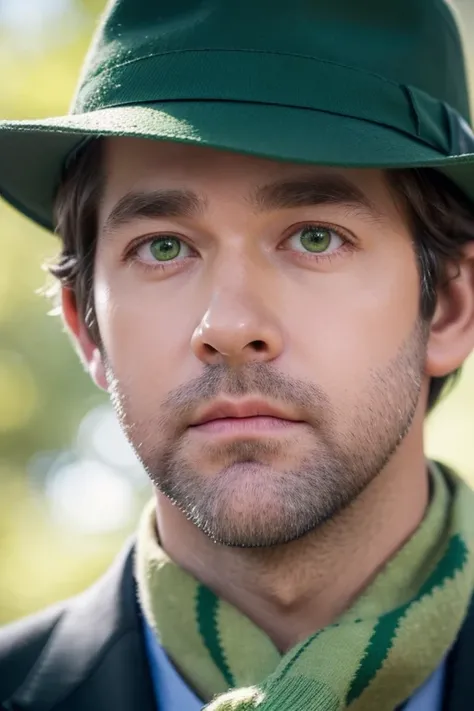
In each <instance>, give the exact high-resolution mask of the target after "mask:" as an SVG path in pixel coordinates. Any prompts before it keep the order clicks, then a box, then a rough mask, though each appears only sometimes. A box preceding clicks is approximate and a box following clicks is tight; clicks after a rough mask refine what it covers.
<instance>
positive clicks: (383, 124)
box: [0, 0, 474, 229]
mask: <svg viewBox="0 0 474 711" xmlns="http://www.w3.org/2000/svg"><path fill="white" fill-rule="evenodd" d="M469 122H470V117H469V106H468V92H467V86H466V75H465V67H464V60H463V51H462V44H461V39H460V35H459V30H458V27H457V23H456V20H455V17H454V15H453V12H452V10H451V9H450V6H449V4H448V3H447V2H445V0H384V1H383V2H381V1H380V0H330V1H329V2H328V0H271V1H270V0H115V2H110V3H109V4H108V6H107V9H106V10H105V13H104V16H103V19H102V21H101V23H100V26H99V28H98V30H97V33H96V36H95V38H94V40H93V43H92V46H91V49H90V51H89V54H88V56H87V59H86V62H85V67H84V69H83V71H82V74H81V79H80V83H79V87H78V90H77V93H76V96H75V99H74V102H73V105H72V109H71V112H70V113H69V114H68V115H67V116H61V117H56V118H49V119H44V120H37V121H4V122H0V194H2V195H3V197H4V198H6V200H8V201H9V202H10V203H12V204H13V205H15V206H16V207H17V208H18V209H20V210H21V211H22V212H23V213H25V214H26V215H28V216H29V217H31V218H32V219H33V220H35V221H36V222H38V223H40V224H41V225H43V226H44V227H46V228H49V229H53V223H54V220H53V203H54V196H55V192H56V189H57V187H58V184H59V182H60V180H61V175H62V172H63V170H64V167H65V166H66V165H67V163H68V161H69V160H70V159H71V157H72V156H74V155H75V154H76V153H77V151H78V150H79V149H80V148H81V146H83V145H84V143H85V142H86V141H88V140H90V138H91V137H94V136H137V137H143V138H149V139H154V140H165V141H179V142H183V143H190V144H199V145H204V146H213V147H215V148H219V149H225V150H230V151H237V152H239V153H247V154H251V155H257V156H264V157H268V158H273V159H277V160H284V161H294V162H302V163H313V164H319V165H331V166H346V167H378V168H409V167H433V168H437V169H439V170H441V171H442V172H443V173H445V174H447V175H448V176H449V177H450V178H451V179H452V180H453V181H454V182H455V183H457V184H458V185H459V186H460V187H461V189H462V190H464V191H465V192H466V193H467V194H468V195H469V196H470V197H471V198H472V199H473V200H474V135H473V133H472V131H471V128H470V125H469Z"/></svg>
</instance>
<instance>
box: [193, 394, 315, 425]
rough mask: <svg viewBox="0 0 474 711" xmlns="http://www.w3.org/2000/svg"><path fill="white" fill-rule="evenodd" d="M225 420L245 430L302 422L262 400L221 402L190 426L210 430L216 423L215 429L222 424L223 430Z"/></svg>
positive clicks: (200, 415) (204, 411) (198, 416)
mask: <svg viewBox="0 0 474 711" xmlns="http://www.w3.org/2000/svg"><path fill="white" fill-rule="evenodd" d="M223 420H225V421H226V422H227V425H228V426H231V427H232V426H233V427H237V428H239V427H241V428H244V429H248V428H249V427H252V426H253V427H255V428H257V429H261V428H262V427H263V428H264V429H265V428H266V427H270V428H275V427H282V426H288V425H290V424H296V423H298V422H301V420H300V419H298V418H297V417H296V416H295V415H294V414H293V413H289V412H284V411H283V410H281V409H279V408H277V407H274V406H272V405H270V404H269V403H267V402H264V401H262V400H242V401H239V402H231V401H228V400H227V401H224V400H221V401H219V402H215V403H213V404H212V405H211V406H210V407H208V408H206V409H205V410H203V411H202V412H201V413H199V414H198V415H197V416H196V418H195V419H194V420H193V421H192V422H191V425H190V426H191V427H201V428H202V427H204V426H206V428H209V426H212V425H213V423H214V427H218V425H219V424H220V425H221V427H218V429H222V426H223V425H224V422H222V421H223ZM239 421H240V422H239Z"/></svg>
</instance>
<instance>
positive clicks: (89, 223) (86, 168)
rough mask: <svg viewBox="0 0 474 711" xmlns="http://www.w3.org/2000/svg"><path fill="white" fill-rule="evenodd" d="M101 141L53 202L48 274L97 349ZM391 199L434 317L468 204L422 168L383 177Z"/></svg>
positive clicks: (468, 226) (435, 387)
mask: <svg viewBox="0 0 474 711" xmlns="http://www.w3.org/2000/svg"><path fill="white" fill-rule="evenodd" d="M102 144H103V139H94V140H92V141H90V142H89V143H88V144H87V146H86V147H85V148H83V149H82V150H81V151H80V153H79V154H78V155H77V156H76V157H75V158H74V159H73V160H72V161H70V164H69V165H68V167H67V170H66V171H65V173H64V177H63V180H62V181H61V185H60V187H59V190H58V193H57V197H56V208H55V215H56V223H57V229H56V231H57V234H58V235H59V237H60V239H61V251H60V254H59V256H58V259H57V260H56V262H55V263H54V264H53V265H49V266H48V269H49V271H50V273H51V274H52V275H53V276H54V277H56V278H57V279H58V280H59V282H60V283H61V284H62V285H64V286H66V287H68V288H70V289H72V291H73V292H74V296H75V299H76V304H77V308H78V311H79V315H80V317H81V318H82V320H83V323H84V324H85V326H86V328H87V330H88V333H89V335H90V337H91V339H92V341H93V342H94V343H95V345H97V346H98V347H101V338H100V332H99V328H98V324H97V318H96V315H95V310H94V299H93V289H94V255H95V245H96V239H97V205H98V204H99V201H100V196H101V191H102V186H103V176H102V172H101V168H102V159H101V158H102ZM387 174H388V177H389V182H390V185H391V187H392V189H393V190H394V194H395V196H396V197H397V198H398V199H399V200H400V201H401V203H402V206H403V207H404V208H405V211H406V213H407V215H408V218H409V221H410V224H411V228H412V234H413V243H414V247H415V252H416V256H417V261H418V267H419V274H420V282H421V289H420V315H421V317H422V319H423V320H424V321H425V322H429V321H430V320H431V318H432V317H433V314H434V312H435V308H436V299H437V292H438V289H440V288H442V286H443V284H445V283H446V282H447V280H448V265H452V264H455V263H456V262H457V261H459V260H460V258H461V256H462V247H463V245H465V244H466V243H467V242H470V241H471V240H474V219H473V218H474V209H473V204H472V203H471V201H470V200H469V199H468V198H467V197H466V196H465V195H464V193H462V192H461V190H460V189H459V188H457V186H456V185H455V184H454V183H453V182H452V181H450V180H449V179H448V178H446V177H445V176H444V175H443V174H442V173H440V172H439V171H436V170H433V169H429V168H420V169H409V170H408V169H407V170H390V171H387ZM458 374H459V369H458V370H456V371H454V372H453V373H451V374H449V375H447V376H445V377H442V378H432V380H431V383H430V390H429V398H428V410H431V409H432V408H433V407H434V405H435V404H436V402H437V401H438V400H439V398H440V395H441V393H442V391H444V390H445V389H446V386H447V385H448V384H452V383H453V382H454V380H455V378H456V376H457V375H458Z"/></svg>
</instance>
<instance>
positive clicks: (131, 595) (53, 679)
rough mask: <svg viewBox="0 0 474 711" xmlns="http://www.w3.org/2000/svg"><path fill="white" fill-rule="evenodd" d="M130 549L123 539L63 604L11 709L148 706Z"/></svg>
mask: <svg viewBox="0 0 474 711" xmlns="http://www.w3.org/2000/svg"><path fill="white" fill-rule="evenodd" d="M133 552H134V551H133V546H132V545H131V544H128V545H127V547H126V549H125V550H124V551H123V552H122V553H121V555H120V556H119V557H118V558H117V560H116V561H115V563H114V564H113V566H112V567H111V568H110V569H109V570H108V572H107V573H106V574H105V575H104V577H103V578H101V579H100V580H99V581H98V582H97V583H96V584H95V585H93V586H92V587H91V588H89V589H88V590H87V591H86V592H85V593H83V594H81V595H79V596H78V597H76V598H74V599H73V600H72V601H70V602H69V603H67V606H66V609H65V612H64V614H63V615H62V618H61V619H60V621H59V622H58V624H57V625H56V627H55V629H54V631H53V632H52V634H51V637H50V639H49V640H48V643H47V644H46V647H45V649H44V651H43V653H42V654H41V656H40V657H39V659H38V660H37V662H36V664H35V666H34V667H33V669H32V670H31V672H30V673H29V674H28V676H27V678H26V680H25V681H24V682H23V684H22V685H21V686H20V688H19V689H17V690H16V692H15V693H14V694H13V696H12V697H11V699H10V701H9V705H10V708H11V709H15V711H16V709H19V710H21V711H53V710H54V711H56V709H57V710H58V711H63V710H64V711H84V709H85V708H87V710H88V711H99V710H100V711H103V709H104V708H113V709H114V711H136V709H138V708H139V709H140V711H154V709H155V708H156V704H155V701H154V692H153V687H152V683H151V677H150V674H149V669H148V660H147V658H146V653H145V646H144V639H143V631H142V626H141V620H140V612H139V608H138V603H137V596H136V591H135V580H134V575H133ZM7 707H8V706H7Z"/></svg>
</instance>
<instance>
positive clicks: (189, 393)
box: [62, 138, 474, 651]
mask: <svg viewBox="0 0 474 711" xmlns="http://www.w3.org/2000/svg"><path fill="white" fill-rule="evenodd" d="M104 175H105V186H104V193H103V195H102V199H101V202H100V207H99V215H98V240H97V250H96V261H95V274H94V295H95V308H96V314H97V319H98V325H99V330H100V333H101V339H102V348H100V349H99V348H98V347H96V346H95V345H94V344H93V343H92V341H91V340H90V338H89V336H88V334H87V332H86V329H85V327H84V325H83V324H82V323H81V322H80V320H79V317H78V311H77V309H76V305H75V302H74V298H73V295H72V293H71V291H70V290H68V289H66V288H65V289H63V293H62V297H63V313H64V318H65V322H66V324H67V325H68V327H69V330H70V332H71V333H72V335H73V337H74V338H75V340H76V342H77V344H78V347H79V349H80V352H81V354H82V356H83V358H84V360H85V362H86V363H87V364H88V367H89V370H90V373H91V376H92V377H93V378H94V380H95V382H96V383H97V385H98V386H99V387H102V388H104V389H106V390H108V391H109V393H110V395H111V398H112V402H113V404H114V406H115V408H116V411H117V414H118V416H119V419H120V421H121V423H122V426H123V428H124V431H125V432H126V434H127V437H128V438H129V440H130V442H131V443H132V445H133V446H134V447H135V449H136V451H137V454H138V455H139V457H140V458H141V461H142V463H143V465H144V467H145V469H146V471H147V473H148V474H149V476H150V478H151V480H152V482H153V484H154V486H155V492H156V501H157V528H158V532H159V537H160V542H161V545H162V546H163V547H164V548H165V550H166V551H167V553H168V554H169V555H170V557H171V558H172V559H173V560H174V561H175V562H176V563H178V564H179V565H181V566H182V567H183V568H185V569H187V570H188V571H189V572H190V573H192V574H193V575H195V576H196V577H197V578H198V579H199V580H201V581H202V582H203V583H205V584H207V585H208V586H209V587H211V588H212V589H213V590H214V591H215V592H216V593H217V594H218V595H221V596H222V597H224V598H226V599H227V600H228V601H229V602H231V603H233V604H234V605H235V606H236V607H238V608H239V609H240V610H241V611H242V612H244V613H245V614H247V615H248V617H250V618H251V619H252V620H253V621H254V622H255V623H256V624H258V625H259V626H260V627H261V628H262V629H263V630H264V631H265V632H266V633H267V634H268V635H269V636H270V637H271V639H272V640H273V641H274V642H275V644H276V645H277V646H278V647H279V649H281V650H282V651H284V650H287V649H288V648H290V647H291V646H293V645H294V644H295V643H296V642H297V641H299V640H300V639H303V638H305V637H307V636H308V635H309V634H310V633H312V632H314V631H315V630H317V629H318V628H320V627H321V626H324V625H326V624H328V623H330V622H331V621H332V620H334V618H335V617H337V616H338V615H339V614H340V613H341V612H342V611H343V610H344V609H345V608H346V607H347V606H348V605H349V604H350V602H351V601H352V600H353V599H354V597H356V596H357V594H358V593H359V592H360V591H361V590H362V589H363V588H364V587H365V586H366V585H367V584H368V582H370V580H371V579H372V578H373V577H374V575H375V574H376V573H377V571H378V570H379V569H380V567H381V566H382V565H383V564H384V562H386V561H387V560H388V559H389V558H390V557H391V556H392V555H393V554H394V553H395V551H396V550H397V549H398V548H399V547H400V546H401V545H402V544H403V543H404V541H406V540H407V538H408V537H409V536H410V535H411V534H412V533H413V531H414V530H415V529H416V528H417V526H418V525H419V523H420V521H421V519H422V518H423V515H424V512H425V510H426V506H427V502H428V498H429V479H428V476H427V469H426V462H425V458H424V453H423V422H424V417H425V410H426V398H427V392H428V384H429V378H430V377H435V376H442V375H446V374H447V373H449V372H451V371H452V370H454V369H455V368H456V367H458V366H459V365H460V364H461V363H462V362H463V360H464V359H465V358H466V357H467V355H468V353H469V352H470V350H471V349H472V347H473V344H474V296H473V295H474V289H473V281H474V279H473V268H472V252H473V249H472V246H471V245H470V246H469V247H468V248H466V250H465V259H464V260H463V262H462V263H461V265H460V266H459V269H458V273H457V278H456V279H454V280H452V282H450V283H449V285H448V286H447V287H446V288H445V289H444V290H443V292H442V293H440V294H439V299H438V307H437V310H436V313H435V316H434V318H433V321H432V323H431V324H428V325H427V324H423V323H421V322H420V318H419V299H420V284H419V274H418V270H417V264H416V258H415V253H414V249H413V244H412V235H411V233H410V229H409V225H408V224H407V220H406V218H405V217H404V214H403V211H402V210H401V208H400V206H399V205H398V204H397V203H396V201H395V198H394V196H393V194H392V192H391V190H390V189H389V186H388V183H387V181H386V178H385V176H384V174H383V173H382V172H381V171H376V170H349V169H335V168H320V167H314V166H301V165H295V164H291V163H279V162H274V161H270V160H264V159H259V158H255V157H250V156H243V155H237V154H231V153H226V152H220V151H216V150H213V149H209V148H205V147H200V146H189V145H177V144H169V143H158V142H149V141H144V140H138V139H124V138H120V139H111V140H108V141H107V142H106V151H105V164H104ZM214 406H219V408H220V409H219V410H218V411H215V412H211V411H209V408H212V407H214ZM243 406H247V407H250V408H251V413H250V414H251V416H248V417H245V418H242V419H237V418H238V417H239V418H240V417H242V414H247V415H248V414H249V412H250V410H249V411H246V412H245V413H244V411H243V410H242V411H241V410H239V408H242V407H243ZM232 407H233V408H234V410H232V411H231V414H232V415H233V416H232V417H229V408H232ZM266 407H267V408H271V411H268V412H267V411H266V410H265V408H266ZM226 408H227V409H226ZM252 408H253V409H252ZM223 416H224V417H223ZM215 417H223V419H220V420H216V419H213V418H215ZM210 420H212V421H210Z"/></svg>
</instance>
